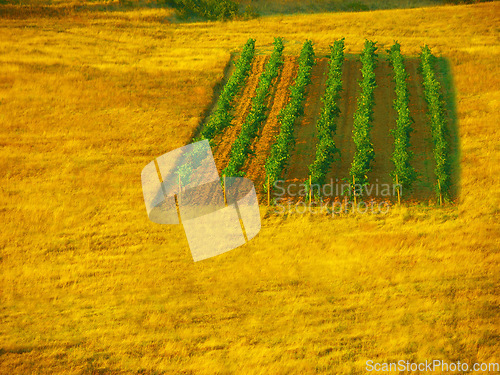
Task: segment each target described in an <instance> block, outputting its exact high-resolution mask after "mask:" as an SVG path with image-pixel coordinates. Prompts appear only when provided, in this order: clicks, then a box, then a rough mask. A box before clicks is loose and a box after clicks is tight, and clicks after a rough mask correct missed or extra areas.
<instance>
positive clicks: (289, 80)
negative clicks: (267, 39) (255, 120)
mask: <svg viewBox="0 0 500 375" xmlns="http://www.w3.org/2000/svg"><path fill="white" fill-rule="evenodd" d="M297 69H298V65H297V58H296V57H294V56H285V58H284V65H283V69H282V71H281V74H280V75H279V77H278V78H277V80H278V82H277V84H275V85H273V87H275V92H274V95H272V96H271V99H270V101H271V103H272V104H271V105H270V107H271V109H270V111H269V115H268V117H267V120H266V121H265V123H264V126H263V127H262V130H261V132H260V134H259V136H258V137H256V139H255V141H254V144H253V145H252V149H253V151H254V153H255V154H254V155H253V156H251V157H249V158H248V160H247V163H246V165H245V167H244V169H243V170H244V171H246V177H247V178H249V179H251V180H252V181H253V182H254V184H255V189H256V191H257V193H259V192H261V191H262V186H263V184H264V180H265V170H264V165H265V163H266V159H267V157H268V156H269V152H270V150H271V146H272V145H273V143H274V139H275V137H276V136H277V135H278V133H279V130H280V128H279V123H278V115H279V113H280V111H281V109H282V108H284V107H285V106H286V104H287V103H288V101H289V97H290V90H289V88H290V86H291V85H292V84H293V82H294V80H295V77H296V75H297Z"/></svg>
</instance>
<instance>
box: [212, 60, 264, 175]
mask: <svg viewBox="0 0 500 375" xmlns="http://www.w3.org/2000/svg"><path fill="white" fill-rule="evenodd" d="M268 59H269V57H268V56H255V57H254V60H253V62H252V71H251V73H250V76H249V77H248V78H247V81H246V84H245V87H244V88H243V90H242V92H241V93H240V94H239V95H237V97H236V98H235V103H238V104H237V106H236V108H235V110H234V119H233V121H232V122H231V126H229V127H228V128H226V129H225V130H224V132H223V133H222V134H221V135H219V136H218V137H216V139H215V140H216V144H217V147H216V149H215V151H214V158H215V164H216V165H217V169H218V171H219V173H221V172H222V170H223V169H224V168H226V166H227V163H228V162H229V159H230V154H231V147H232V146H233V143H234V140H235V139H236V138H237V137H238V134H240V131H241V126H242V125H243V122H244V121H245V119H246V117H247V115H248V113H249V112H250V109H251V106H252V99H253V97H254V96H255V90H256V88H257V85H258V83H259V78H260V75H261V74H262V73H263V72H264V68H265V65H266V63H267V60H268Z"/></svg>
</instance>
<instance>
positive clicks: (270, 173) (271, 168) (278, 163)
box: [265, 40, 314, 186]
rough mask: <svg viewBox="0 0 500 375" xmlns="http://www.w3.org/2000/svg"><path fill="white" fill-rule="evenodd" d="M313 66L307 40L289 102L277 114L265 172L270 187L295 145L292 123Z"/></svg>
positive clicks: (311, 50)
mask: <svg viewBox="0 0 500 375" xmlns="http://www.w3.org/2000/svg"><path fill="white" fill-rule="evenodd" d="M313 65H314V49H313V44H312V42H311V41H310V40H307V41H306V42H305V43H304V45H303V47H302V51H301V52H300V57H299V68H298V73H297V77H296V79H295V82H294V84H293V86H291V87H290V101H289V102H288V104H287V105H286V107H285V108H283V109H282V110H281V112H280V114H279V122H280V125H281V127H280V133H279V134H278V136H277V137H276V141H275V143H274V144H273V146H272V148H271V153H270V155H269V157H268V159H267V161H266V165H265V170H266V177H267V179H266V180H267V181H266V182H265V185H266V186H267V182H268V181H269V183H270V185H271V186H272V185H273V184H274V182H275V181H276V180H278V179H279V178H280V176H281V174H282V173H283V170H284V169H285V167H286V165H287V162H288V159H289V157H290V149H291V147H292V146H293V145H294V143H295V136H294V123H295V121H296V119H297V117H299V116H300V115H301V114H302V112H303V110H304V109H303V101H304V99H305V89H306V86H307V85H308V84H309V83H310V82H311V69H312V67H313Z"/></svg>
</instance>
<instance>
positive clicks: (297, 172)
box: [285, 58, 328, 185]
mask: <svg viewBox="0 0 500 375" xmlns="http://www.w3.org/2000/svg"><path fill="white" fill-rule="evenodd" d="M327 74H328V59H326V58H322V59H316V64H315V65H314V66H313V68H312V71H311V81H312V82H311V83H310V84H309V85H308V86H307V90H306V93H305V95H306V100H305V101H304V114H303V115H302V116H301V117H300V118H299V119H298V120H297V123H296V124H295V129H294V133H295V140H296V143H295V147H294V149H293V151H292V153H291V156H290V160H289V164H288V168H287V171H286V173H285V185H288V184H289V183H302V182H304V181H305V180H307V179H308V178H309V165H310V164H312V163H313V162H314V158H315V156H316V144H317V141H318V139H317V137H316V122H317V121H318V118H319V116H320V114H321V108H322V106H323V103H322V102H321V97H322V96H323V94H324V93H325V90H326V79H327Z"/></svg>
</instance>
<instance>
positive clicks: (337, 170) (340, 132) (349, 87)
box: [326, 57, 361, 184]
mask: <svg viewBox="0 0 500 375" xmlns="http://www.w3.org/2000/svg"><path fill="white" fill-rule="evenodd" d="M360 79H361V61H359V59H358V58H356V59H354V58H352V57H350V58H347V59H346V60H344V70H343V74H342V89H343V90H342V96H341V99H340V103H339V108H340V111H341V112H340V116H339V118H338V120H337V132H336V133H335V135H334V137H333V139H334V141H335V145H336V146H337V148H338V149H339V150H340V157H338V156H337V158H338V160H337V161H336V162H334V163H332V167H331V170H330V173H328V174H327V176H326V183H330V182H331V181H333V183H334V184H336V183H339V184H342V182H343V180H344V179H345V180H346V181H348V180H349V170H350V169H351V163H352V159H353V158H354V142H353V140H352V129H353V123H354V112H355V111H356V98H357V96H358V91H359V84H358V80H360Z"/></svg>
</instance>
